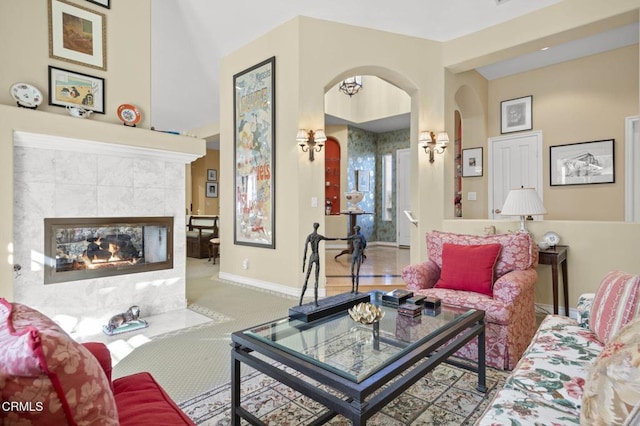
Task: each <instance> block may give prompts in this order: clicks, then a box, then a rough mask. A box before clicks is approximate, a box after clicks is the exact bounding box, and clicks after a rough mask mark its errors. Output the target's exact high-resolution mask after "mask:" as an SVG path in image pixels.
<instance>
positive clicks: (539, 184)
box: [487, 130, 544, 220]
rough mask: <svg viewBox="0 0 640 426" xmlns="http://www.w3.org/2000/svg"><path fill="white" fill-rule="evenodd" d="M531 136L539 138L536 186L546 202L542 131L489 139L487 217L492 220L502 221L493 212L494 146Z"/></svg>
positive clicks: (541, 197)
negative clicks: (543, 177)
mask: <svg viewBox="0 0 640 426" xmlns="http://www.w3.org/2000/svg"><path fill="white" fill-rule="evenodd" d="M530 136H535V137H536V138H537V144H536V145H537V146H536V150H537V151H538V156H537V157H538V158H537V160H536V163H537V164H536V166H537V170H538V176H537V183H536V186H537V188H538V195H540V199H541V200H542V201H544V198H543V193H544V187H543V179H542V175H543V170H542V157H543V153H542V148H543V146H542V131H541V130H536V131H533V132H525V133H518V134H514V135H506V136H495V137H492V138H488V139H487V148H488V151H489V158H487V167H488V173H487V174H488V176H489V183H488V185H489V190H488V193H487V194H488V197H489V198H488V200H487V210H488V215H487V217H488V218H489V219H491V220H497V219H502V218H501V217H496V215H495V213H494V212H493V210H494V209H493V180H494V176H493V174H494V173H493V172H494V168H493V145H494V144H495V143H496V142H502V141H505V140H509V139H511V140H517V139H521V138H526V137H530Z"/></svg>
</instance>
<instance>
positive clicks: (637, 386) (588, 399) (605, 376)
mask: <svg viewBox="0 0 640 426" xmlns="http://www.w3.org/2000/svg"><path fill="white" fill-rule="evenodd" d="M639 404H640V319H636V320H634V321H632V322H630V323H629V324H627V325H626V326H625V327H623V328H622V330H620V333H618V334H617V335H616V336H614V337H613V338H612V339H611V340H610V341H609V343H607V344H606V346H605V347H604V349H603V350H602V352H601V353H600V355H598V358H596V360H595V362H594V364H593V365H592V366H591V369H590V370H589V372H588V374H587V377H586V380H585V386H584V393H583V394H582V408H581V411H580V424H581V425H607V426H613V425H631V424H638V423H634V422H633V420H631V418H632V417H634V412H635V410H634V407H637V406H638V405H639ZM636 414H637V413H636Z"/></svg>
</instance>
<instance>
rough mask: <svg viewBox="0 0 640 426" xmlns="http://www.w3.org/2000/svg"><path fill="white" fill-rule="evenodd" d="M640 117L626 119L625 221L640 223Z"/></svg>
mask: <svg viewBox="0 0 640 426" xmlns="http://www.w3.org/2000/svg"><path fill="white" fill-rule="evenodd" d="M639 124H640V117H627V118H626V119H625V133H626V135H625V139H626V141H625V149H624V153H625V166H624V169H625V179H624V183H625V197H624V199H625V220H626V221H627V222H640V136H639V134H638V133H639V129H638V128H639Z"/></svg>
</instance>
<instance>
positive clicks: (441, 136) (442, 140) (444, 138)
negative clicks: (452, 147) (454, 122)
mask: <svg viewBox="0 0 640 426" xmlns="http://www.w3.org/2000/svg"><path fill="white" fill-rule="evenodd" d="M436 142H437V143H438V144H440V145H441V146H447V144H448V143H449V135H448V134H447V132H440V133H438V137H437V139H436Z"/></svg>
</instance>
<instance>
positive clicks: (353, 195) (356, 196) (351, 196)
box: [344, 191, 364, 213]
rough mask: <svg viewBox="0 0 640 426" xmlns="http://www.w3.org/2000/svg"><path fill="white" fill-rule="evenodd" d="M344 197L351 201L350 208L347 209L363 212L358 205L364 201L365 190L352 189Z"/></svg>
mask: <svg viewBox="0 0 640 426" xmlns="http://www.w3.org/2000/svg"><path fill="white" fill-rule="evenodd" d="M344 198H346V199H347V201H348V202H349V208H348V209H347V210H348V211H350V212H357V213H361V212H362V209H361V208H360V207H358V203H359V202H360V201H362V199H363V198H364V192H359V191H350V192H345V193H344Z"/></svg>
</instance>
